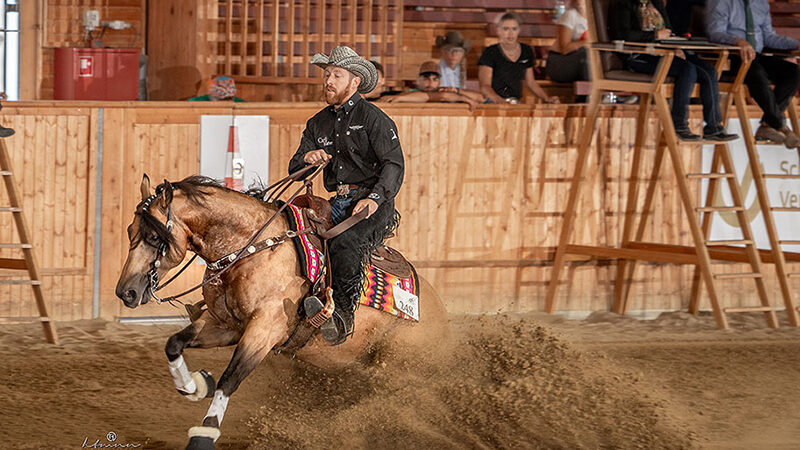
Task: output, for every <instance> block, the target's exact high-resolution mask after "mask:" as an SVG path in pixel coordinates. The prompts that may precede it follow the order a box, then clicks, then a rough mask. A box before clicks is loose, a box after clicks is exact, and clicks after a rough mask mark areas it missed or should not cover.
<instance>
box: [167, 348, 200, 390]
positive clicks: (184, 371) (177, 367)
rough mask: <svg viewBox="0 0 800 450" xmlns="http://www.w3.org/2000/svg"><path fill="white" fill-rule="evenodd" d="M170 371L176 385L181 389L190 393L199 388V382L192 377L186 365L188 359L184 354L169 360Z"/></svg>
mask: <svg viewBox="0 0 800 450" xmlns="http://www.w3.org/2000/svg"><path fill="white" fill-rule="evenodd" d="M169 373H170V374H172V379H173V380H174V381H175V387H176V388H178V389H179V390H181V391H183V392H188V393H189V394H192V393H194V391H196V390H197V384H196V383H195V382H194V380H193V379H192V375H191V374H190V373H189V369H188V368H187V367H186V361H184V359H183V355H181V356H178V358H177V359H176V360H175V361H170V362H169Z"/></svg>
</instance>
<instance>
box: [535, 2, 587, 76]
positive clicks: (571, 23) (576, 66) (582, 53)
mask: <svg viewBox="0 0 800 450" xmlns="http://www.w3.org/2000/svg"><path fill="white" fill-rule="evenodd" d="M585 5H586V4H585V1H584V0H573V1H572V5H571V7H570V8H569V9H567V10H566V11H565V12H564V14H562V15H561V17H559V18H558V22H556V24H557V26H556V41H555V43H554V44H553V46H552V47H550V51H549V53H548V55H547V65H546V66H545V70H546V71H547V75H548V76H549V77H550V78H551V79H552V80H553V81H558V82H559V83H572V82H573V81H586V80H588V79H589V65H588V59H587V54H586V43H587V42H588V40H587V37H588V36H587V35H588V24H587V22H586V17H584V14H585V13H586V6H585Z"/></svg>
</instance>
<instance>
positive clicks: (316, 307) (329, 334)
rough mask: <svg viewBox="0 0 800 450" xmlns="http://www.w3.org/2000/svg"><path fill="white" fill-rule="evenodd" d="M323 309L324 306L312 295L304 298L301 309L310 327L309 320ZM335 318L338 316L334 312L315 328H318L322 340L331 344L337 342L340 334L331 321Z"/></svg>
mask: <svg viewBox="0 0 800 450" xmlns="http://www.w3.org/2000/svg"><path fill="white" fill-rule="evenodd" d="M323 308H325V305H324V304H323V303H322V302H321V301H320V299H319V298H317V297H316V296H314V295H312V296H310V297H306V298H305V300H303V309H304V310H305V312H306V320H307V321H308V322H309V324H310V325H312V326H314V324H312V323H311V321H310V320H309V319H311V318H313V317H314V316H316V315H317V314H319V313H320V311H322V310H323ZM335 316H338V314H336V312H334V314H333V315H332V316H331V317H329V318H328V319H327V320H325V321H324V322H323V323H322V324H321V325H320V326H319V327H315V328H319V332H320V334H321V335H322V338H323V339H325V340H326V341H328V342H332V343H335V342H337V341H338V340H339V334H340V333H339V328H338V327H337V326H336V323H335V321H334V319H333V317H335ZM340 320H341V319H340Z"/></svg>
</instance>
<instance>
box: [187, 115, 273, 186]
mask: <svg viewBox="0 0 800 450" xmlns="http://www.w3.org/2000/svg"><path fill="white" fill-rule="evenodd" d="M231 125H235V126H236V127H237V131H238V133H239V153H240V155H241V158H242V159H243V160H244V178H243V186H244V188H245V189H247V188H248V187H249V186H250V184H251V183H252V182H253V181H257V180H260V181H262V182H264V184H265V185H266V184H268V180H269V116H202V117H201V118H200V174H201V175H204V176H207V177H211V178H214V179H217V180H223V179H225V173H226V172H225V169H226V167H225V161H226V157H227V153H228V132H229V129H230V126H231Z"/></svg>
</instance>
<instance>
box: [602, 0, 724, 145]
mask: <svg viewBox="0 0 800 450" xmlns="http://www.w3.org/2000/svg"><path fill="white" fill-rule="evenodd" d="M610 11H611V16H610V23H611V26H610V27H609V29H610V30H612V33H614V39H621V40H625V41H634V42H654V41H656V40H657V39H666V38H668V37H670V35H671V34H672V31H671V30H670V22H669V18H668V17H667V14H666V11H665V10H664V4H663V3H662V2H661V0H616V1H614V3H613V5H612V7H611V9H610ZM660 60H661V57H660V56H657V55H647V54H642V53H635V54H633V55H631V56H629V57H628V59H627V64H628V67H629V68H630V69H631V70H632V71H634V72H639V73H648V74H652V73H654V72H655V71H656V69H657V68H658V65H659V62H660ZM669 76H671V77H673V78H674V79H675V82H674V88H673V91H672V122H673V125H674V126H675V134H677V135H678V138H679V139H681V140H683V141H698V140H700V136H698V135H696V134H694V133H692V132H691V130H690V129H689V99H690V97H691V95H692V90H694V85H695V84H697V83H699V84H700V100H701V102H702V104H703V120H705V127H704V128H703V139H707V140H713V141H730V140H733V139H736V138H737V137H738V136H737V135H735V134H729V133H728V132H727V131H725V128H724V127H723V126H722V115H721V114H720V109H719V83H718V82H717V71H716V70H715V69H714V66H712V65H711V64H709V63H708V62H706V61H703V60H702V59H700V58H699V57H698V56H697V55H696V54H695V53H693V52H689V51H687V52H684V51H682V50H676V52H675V58H674V59H673V60H672V65H670V67H669Z"/></svg>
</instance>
